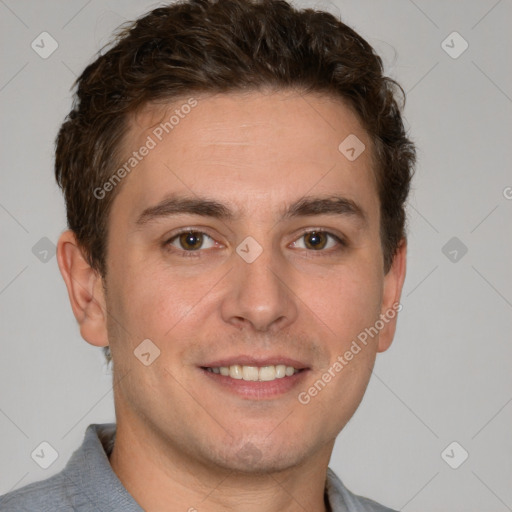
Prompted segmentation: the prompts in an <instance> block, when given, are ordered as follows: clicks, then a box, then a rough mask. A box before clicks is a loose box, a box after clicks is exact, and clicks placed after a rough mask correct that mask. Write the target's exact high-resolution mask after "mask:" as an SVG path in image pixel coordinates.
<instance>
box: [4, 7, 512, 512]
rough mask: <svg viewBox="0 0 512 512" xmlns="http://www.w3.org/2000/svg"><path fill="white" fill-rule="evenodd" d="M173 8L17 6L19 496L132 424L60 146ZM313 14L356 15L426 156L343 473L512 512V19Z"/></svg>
mask: <svg viewBox="0 0 512 512" xmlns="http://www.w3.org/2000/svg"><path fill="white" fill-rule="evenodd" d="M157 5H158V4H156V3H154V2H144V1H138V2H135V1H114V0H110V1H102V2H100V1H99V0H89V1H82V0H81V1H78V0H77V1H62V0H61V1H56V0H53V1H45V2H36V1H28V0H25V1H14V0H0V16H1V26H0V37H1V43H2V46H1V47H2V67H1V77H0V103H1V112H2V116H1V118H0V122H1V127H2V151H1V155H2V158H1V161H0V165H1V187H0V229H1V255H2V256H1V257H2V260H1V266H0V315H1V328H0V337H1V347H2V351H1V357H0V389H1V395H0V432H1V433H2V435H1V437H0V450H1V452H0V453H1V457H0V494H2V493H5V492H7V491H9V490H12V489H15V488H19V487H21V486H22V485H25V484H27V483H30V482H32V481H36V480H41V479H43V478H47V477H49V476H50V475H52V474H54V473H56V472H58V471H60V470H61V469H62V468H63V466H64V465H65V463H66V461H67V460H68V458H69V456H70V454H71V453H72V451H73V450H74V449H76V448H77V447H78V445H79V444H80V443H81V441H82V438H83V434H84V431H85V428H86V426H87V425H88V424H90V423H101V422H108V421H113V420H114V410H113V401H112V390H111V375H110V374H109V370H108V369H107V368H106V366H105V364H104V360H103V354H102V352H101V350H100V349H97V348H93V347H91V346H90V345H88V344H87V343H86V342H85V341H83V340H82V339H81V337H80V335H79V332H78V328H77V326H76V323H75V320H74V317H73V315H72V312H71V308H70V306H69V303H68V299H67V293H66V289H65V286H64V283H63V281H62V279H61V277H60V274H59V271H58V268H57V262H56V258H55V257H54V256H53V253H52V247H53V244H55V243H56V242H57V239H58V236H59V234H60V232H61V231H62V230H63V229H64V227H65V212H64V203H63V200H62V197H61V195H60V192H59V190H58V189H57V186H56V185H55V183H54V181H53V174H52V173H53V162H52V157H53V141H54V138H55V135H56V133H57V130H58V127H59V125H60V123H61V122H62V120H63V118H64V116H65V115H66V114H67V112H68V111H69V109H70V106H71V103H70V98H71V95H70V86H71V84H72V81H73V80H74V79H75V75H77V74H79V73H80V72H81V70H82V69H83V68H84V66H85V65H86V64H87V63H88V62H90V61H91V59H92V57H93V55H94V54H95V52H97V51H98V50H99V48H100V47H101V46H103V45H104V44H105V43H106V42H107V41H108V39H109V36H110V34H111V33H112V31H113V30H114V29H115V28H116V27H117V26H118V25H119V24H120V23H121V22H123V21H125V20H126V19H132V18H134V17H136V16H138V15H140V14H142V13H143V12H144V11H146V10H148V9H149V8H153V7H156V6H157ZM300 5H308V6H317V7H319V8H324V9H327V10H330V11H331V12H334V13H340V14H341V16H342V19H343V20H344V21H346V22H347V23H348V24H349V25H351V26H352V27H354V28H355V29H356V30H357V31H359V32H360V33H361V34H362V35H363V36H364V37H366V38H367V39H368V41H369V42H370V43H371V44H372V45H373V46H374V47H375V48H376V50H377V51H378V52H379V53H380V54H381V55H382V57H383V59H384V61H385V64H386V68H387V72H388V73H390V74H391V76H393V77H395V78H397V79H398V80H399V81H400V83H401V84H402V85H403V87H404V89H405V90H406V91H407V92H408V103H407V106H406V110H405V117H406V120H407V124H408V126H410V128H411V135H412V138H413V139H414V141H415V142H416V143H417V145H418V150H419V153H418V156H419V164H418V168H417V174H416V178H415V181H414V190H413V191H412V195H411V200H410V204H409V208H408V210H409V215H410V217H409V218H410V221H409V228H410V236H409V263H408V274H407V279H406V283H405V288H404V294H403V300H402V303H403V306H404V308H403V311H402V313H401V316H400V321H399V328H398V332H397V335H396V338H395V341H394V344H393V345H392V347H391V349H390V350H389V351H388V352H386V353H384V354H382V355H380V356H379V357H378V360H377V364H376V367H375V372H374V377H373V379H372V381H371V383H370V386H369V388H368V392H367V394H366V396H365V399H364V400H363V403H362V405H361V407H360V409H359V410H358V412H357V413H356V415H355V416H354V418H353V419H352V420H351V422H350V423H349V425H348V426H347V427H346V428H345V430H344V431H343V433H342V435H340V437H339V438H338V441H337V444H336V447H335V451H334V453H333V457H332V460H331V467H333V469H334V470H335V471H337V473H338V474H339V475H340V477H341V478H342V480H344V482H345V484H346V485H347V486H348V487H349V488H350V489H352V490H353V491H354V492H356V493H361V494H364V495H367V496H370V497H372V498H373V499H376V500H378V501H382V502H383V503H386V504H387V505H389V506H392V507H393V508H396V509H398V510H404V511H408V512H413V511H451V512H457V511H460V512H462V511H464V512H477V511H478V512H482V511H483V510H485V511H486V512H502V511H506V510H512V485H511V482H512V439H511V435H510V434H511V423H512V403H511V402H512V372H511V363H512V343H511V342H510V341H511V340H510V332H511V327H512V326H511V323H512V322H511V320H512V318H511V317H512V289H511V282H512V279H511V278H512V267H511V265H510V262H511V261H512V238H511V236H510V234H511V233H510V219H511V215H512V200H511V199H510V198H512V188H507V187H512V174H511V172H510V163H511V160H512V159H511V153H512V151H511V146H512V144H511V141H512V138H511V135H512V133H511V132H512V130H511V112H512V99H511V98H512V80H511V78H512V76H511V69H510V64H509V62H510V55H511V54H512V44H511V42H512V37H511V31H510V21H511V20H512V5H511V2H510V0H501V1H496V0H485V1H484V0H482V1H452V2H445V1H439V0H437V1H430V2H427V1H425V0H415V1H414V2H413V1H412V0H411V1H408V0H394V1H386V2H384V1H375V0H373V1H371V0H365V1H358V2H356V1H341V0H340V1H337V2H317V3H314V2H300ZM43 31H46V32H48V33H50V34H51V36H52V37H53V38H54V39H55V40H56V41H57V43H58V45H59V46H58V48H57V50H56V51H55V52H54V53H53V54H52V55H51V56H50V57H48V58H47V59H43V58H41V57H40V56H39V54H38V53H36V52H35V51H34V50H33V49H32V48H31V43H32V41H33V40H36V42H37V41H38V40H39V41H40V39H37V37H38V36H39V34H40V33H41V32H43ZM453 31H457V32H458V33H459V34H460V35H461V36H462V38H463V39H464V40H465V41H467V43H468V44H469V47H468V49H467V50H466V51H465V52H464V53H462V54H461V55H460V56H458V57H457V58H453V57H452V56H450V55H448V53H447V52H446V51H445V49H447V50H449V51H451V52H452V54H454V53H459V52H460V50H461V49H462V48H463V44H464V43H463V41H462V40H461V39H458V38H457V36H455V39H454V38H453V37H451V38H448V39H447V41H446V43H444V45H445V46H444V48H445V49H444V48H443V46H442V42H443V41H444V40H445V39H446V38H447V36H449V34H451V33H452V32H453ZM446 45H448V47H446ZM450 46H451V47H452V48H449V47H450ZM45 48H46V49H48V48H49V44H48V41H47V43H46V44H45ZM44 237H46V238H47V239H48V240H43V241H41V239H44ZM452 237H457V239H458V240H455V241H452V242H451V244H454V245H449V246H448V247H447V248H445V249H444V252H443V247H444V246H445V244H446V243H447V242H448V241H449V240H450V239H452ZM461 244H464V246H465V247H467V254H465V255H462V252H463V251H462V249H463V246H462V245H461ZM34 246H35V249H34ZM454 250H455V251H456V252H455V253H454V252H453V251H454ZM45 251H46V252H45ZM445 253H446V255H445ZM454 259H455V261H452V260H454ZM42 441H47V442H49V443H50V444H51V445H52V446H53V447H54V448H55V449H56V450H57V452H58V454H59V456H58V458H57V460H56V461H55V462H54V463H53V464H52V465H51V466H50V467H49V468H48V469H46V470H45V469H42V468H40V467H39V466H38V465H37V464H36V463H35V462H34V460H33V459H32V458H31V453H32V452H33V450H34V449H35V448H36V447H38V446H39V444H40V443H41V442H42ZM453 441H457V442H458V443H459V444H460V446H461V447H463V449H465V450H466V451H467V452H468V453H469V458H468V459H467V460H466V461H465V462H464V463H463V464H462V465H460V467H459V468H458V469H452V468H451V467H450V466H449V465H448V464H447V463H446V462H445V460H449V461H450V462H451V463H452V464H456V463H458V462H460V460H461V453H462V448H459V447H456V448H455V449H454V450H453V451H451V449H450V450H448V452H447V453H448V457H447V456H446V455H445V460H443V457H442V456H441V453H442V452H443V451H444V450H445V448H446V447H447V446H448V445H449V444H450V443H452V442H453Z"/></svg>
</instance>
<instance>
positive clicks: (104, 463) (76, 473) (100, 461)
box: [63, 423, 349, 512]
mask: <svg viewBox="0 0 512 512" xmlns="http://www.w3.org/2000/svg"><path fill="white" fill-rule="evenodd" d="M115 434H116V424H115V423H102V424H91V425H89V426H88V427H87V430H86V432H85V437H84V441H83V443H82V446H80V448H79V449H78V450H76V451H75V452H74V453H73V455H72V456H71V458H70V459H69V462H68V464H67V465H66V468H65V470H64V471H63V473H64V475H65V476H66V478H67V479H69V480H70V481H71V482H72V483H73V484H74V485H76V486H78V487H80V489H81V491H82V492H83V493H84V494H85V495H86V497H87V498H88V499H89V500H90V501H91V504H94V505H95V506H96V507H97V508H98V509H100V510H123V512H144V511H143V509H142V508H141V507H140V506H139V505H138V504H137V502H136V501H135V500H134V498H133V497H132V496H131V494H130V493H129V492H128V491H127V490H126V488H125V487H124V486H123V484H122V483H121V481H120V480H119V478H118V477H117V475H116V474H115V473H114V471H113V470H112V467H111V466H110V462H109V459H108V457H109V456H110V453H111V452H112V448H113V446H114V441H115ZM325 492H326V495H327V499H328V500H329V505H330V507H331V512H349V509H348V508H347V506H346V504H345V500H344V498H343V495H344V494H345V492H347V491H346V489H345V487H344V486H343V484H342V482H341V481H340V480H339V479H338V477H337V476H336V474H335V473H334V472H333V471H332V470H331V469H330V468H327V480H326V486H325Z"/></svg>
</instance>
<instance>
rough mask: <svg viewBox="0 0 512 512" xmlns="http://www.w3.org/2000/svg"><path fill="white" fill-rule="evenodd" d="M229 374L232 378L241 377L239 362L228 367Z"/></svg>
mask: <svg viewBox="0 0 512 512" xmlns="http://www.w3.org/2000/svg"><path fill="white" fill-rule="evenodd" d="M212 371H213V369H212ZM229 376H230V377H231V378H232V379H241V378H242V367H241V366H240V365H239V364H233V365H231V366H230V367H229Z"/></svg>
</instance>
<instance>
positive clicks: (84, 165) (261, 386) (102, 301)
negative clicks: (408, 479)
mask: <svg viewBox="0 0 512 512" xmlns="http://www.w3.org/2000/svg"><path fill="white" fill-rule="evenodd" d="M77 82H78V88H77V98H76V102H75V105H74V108H73V110H72V111H71V112H70V114H69V116H68V118H67V119H66V121H65V123H64V124H63V126H62V128H61V130H60V133H59V136H58V140H57V149H56V177H57V181H58V183H59V185H60V186H61V187H62V189H63V191H64V195H65V199H66V206H67V218H68V227H69V230H67V231H65V232H64V233H63V234H62V236H61V238H60V240H59V244H58V262H59V267H60V270H61V273H62V275H63V278H64V280H65V282H66V285H67V289H68V292H69V299H70V302H71V306H72V309H73V312H74V314H75V317H76V319H77V321H78V324H79V326H80V332H81V335H82V336H83V338H84V339H85V340H86V341H87V342H89V343H90V344H92V345H94V346H98V347H105V349H106V356H107V358H108V359H109V360H110V358H111V360H112V362H113V382H114V386H113V389H114V402H115V412H116V424H108V425H97V424H94V425H90V426H89V427H88V429H87V431H86V435H85V440H84V443H83V445H82V446H81V447H80V448H79V449H78V450H77V451H76V452H75V453H74V454H73V456H72V458H71V459H70V461H69V462H68V465H67V466H66V468H65V469H64V470H63V471H62V472H61V473H59V474H57V475H55V476H53V477H52V478H50V479H48V480H46V481H43V482H38V483H34V484H30V485H28V486H26V487H24V488H21V489H19V490H17V491H14V492H11V493H9V494H7V495H5V496H4V497H3V498H2V499H1V501H0V509H1V510H2V511H23V510H31V511H34V510H52V511H53V510H78V511H93V510H105V511H107V510H108V511H117V510H119V511H123V512H126V511H140V510H146V511H149V512H152V511H159V512H160V511H175V510H183V511H187V510H188V511H195V510H197V511H201V512H202V511H206V512H210V511H211V512H215V511H221V510H222V511H224V510H234V511H235V510H243V511H244V512H250V511H256V510H257V511H261V510H265V511H268V512H273V511H280V512H283V511H292V510H293V511H295V510H307V511H311V512H320V511H322V512H323V511H333V512H339V511H386V510H390V509H388V508H385V507H383V506H381V505H379V504H377V503H375V502H374V501H371V500H369V499H366V498H362V497H359V496H356V495H354V494H352V493H351V492H350V491H349V490H348V489H346V488H345V487H344V485H343V484H342V482H341V481H340V480H339V479H338V478H337V477H336V475H335V474H334V473H333V472H332V471H331V470H330V469H328V463H329V459H330V456H331V453H332V450H333V447H334V441H335V438H336V436H337V435H338V434H339V432H340V431H341V430H342V429H343V427H344V426H345V425H346V424H347V422H348V421H349V419H350V418H351V416H352V415H353V414H354V412H355V410H356V409H357V407H358V405H359V403H360V401H361V399H362V397H363V394H364V392H365V389H366V386H367V384H368V381H369V378H370V375H371V371H372V368H373V365H374V362H375V357H376V354H377V353H378V352H382V351H384V350H386V349H387V348H388V347H389V346H390V344H391V342H392V339H393V335H394V331H395V325H396V319H397V312H398V310H399V309H400V303H399V301H400V293H401V290H402V286H403V281H404V277H405V260H406V241H405V233H404V222H405V214H404V202H405V200H406V198H407V193H408V189H409V183H410V179H411V175H412V169H413V165H414V161H415V151H414V146H413V145H412V143H411V142H410V141H409V139H408V138H407V137H406V134H405V131H404V127H403V124H402V120H401V116H400V109H399V106H398V104H397V100H396V98H395V96H394V91H395V90H396V89H397V87H396V84H395V83H394V82H393V81H392V80H390V79H388V78H386V77H384V76H383V73H382V64H381V60H380V59H379V57H378V56H376V55H375V54H374V53H373V50H372V49H371V47H370V46H369V45H368V43H367V42H365V41H364V40H363V39H362V38H361V37H360V36H359V35H357V34H356V33H355V32H354V31H353V30H351V29H350V28H349V27H347V26H346V25H344V24H343V23H341V22H340V21H339V20H336V19H335V18H334V17H333V16H332V15H330V14H327V13H323V12H315V11H313V10H302V11H299V10H295V9H294V8H292V7H291V6H290V5H289V4H287V3H286V2H283V1H277V0H263V1H258V2H252V1H249V0H223V1H222V2H216V3H215V2H213V1H208V0H191V1H188V2H182V3H176V4H173V5H169V6H166V7H161V8H158V9H156V10H154V11H152V12H150V13H149V14H147V15H146V16H144V17H143V18H141V19H140V20H138V21H137V22H135V23H134V24H132V25H131V26H129V27H127V28H125V29H124V31H123V32H122V33H121V34H120V35H119V36H118V39H117V41H116V42H115V44H114V45H113V46H112V47H111V49H110V50H109V51H108V52H106V53H105V54H104V55H102V56H100V57H98V59H97V60H96V61H95V62H94V63H92V64H91V65H90V66H88V67H87V68H86V69H85V71H84V72H83V74H82V75H81V76H80V78H79V79H78V81H77Z"/></svg>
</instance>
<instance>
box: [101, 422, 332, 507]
mask: <svg viewBox="0 0 512 512" xmlns="http://www.w3.org/2000/svg"><path fill="white" fill-rule="evenodd" d="M333 445H334V441H333V442H332V443H329V445H328V446H327V445H326V446H325V447H324V450H322V453H320V454H319V455H318V456H316V457H315V459H314V460H308V461H306V462H304V463H303V464H301V465H298V466H295V467H293V468H289V469H287V470H285V471H279V472H274V473H265V474H254V473H241V472H237V471H234V470H229V469H226V468H221V467H218V466H213V465H208V464H207V463H205V462H204V461H199V460H194V459H193V458H192V457H190V455H188V454H185V453H183V451H182V450H181V449H180V447H179V446H174V445H172V444H171V443H169V442H168V440H166V441H163V440H160V439H158V438H157V436H155V435H154V433H152V432H150V431H149V429H148V428H147V426H144V424H143V423H142V422H140V421H137V419H134V418H131V419H130V421H122V420H120V418H118V421H117V433H116V439H115V444H114V448H113V451H112V453H111V455H110V464H111V466H112V469H113V471H114V472H115V473H116V475H117V477H118V478H119V479H120V481H121V482H122V484H123V485H124V487H125V488H126V489H127V490H128V492H129V493H130V494H131V496H132V497H133V498H134V499H135V501H136V502H137V503H138V504H139V505H140V506H141V507H142V508H143V509H144V510H145V511H147V512H156V511H158V512H166V511H174V510H183V511H189V512H197V510H200V511H201V512H220V511H222V512H226V511H238V510H241V509H243V510H244V512H260V511H261V510H262V509H263V510H265V511H268V512H291V511H296V510H298V509H299V510H300V509H302V510H308V511H310V512H329V510H330V508H329V506H328V504H327V503H326V501H325V497H324V492H325V481H326V472H327V464H328V461H329V457H330V454H331V452H332V448H333Z"/></svg>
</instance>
